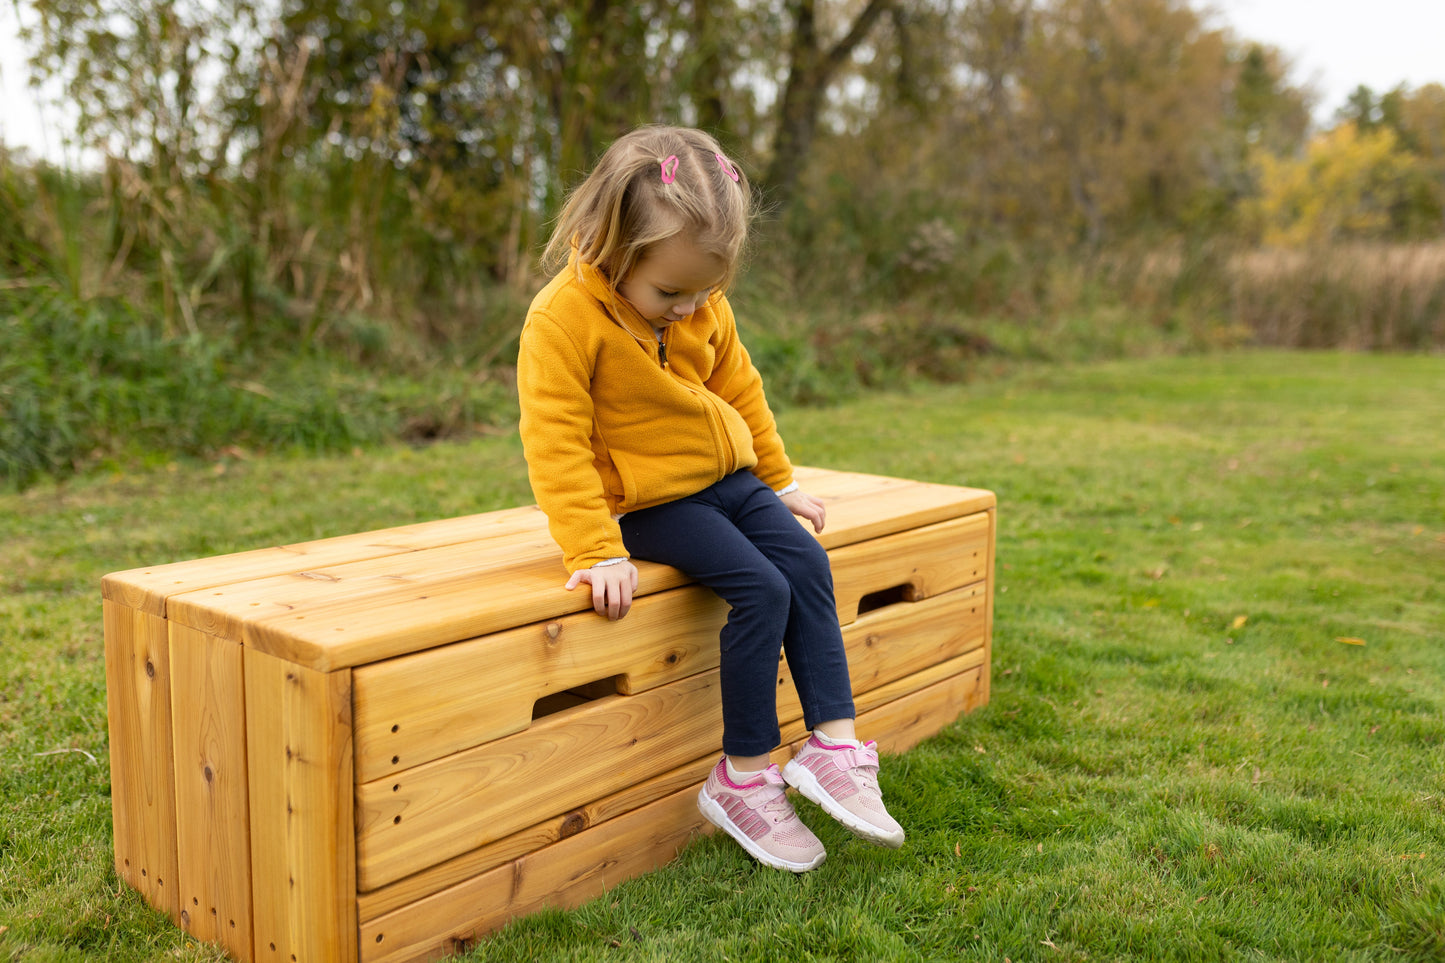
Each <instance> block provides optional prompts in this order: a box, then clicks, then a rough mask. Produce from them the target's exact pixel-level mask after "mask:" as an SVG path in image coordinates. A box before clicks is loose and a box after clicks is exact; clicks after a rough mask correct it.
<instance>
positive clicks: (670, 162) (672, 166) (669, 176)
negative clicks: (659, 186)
mask: <svg viewBox="0 0 1445 963" xmlns="http://www.w3.org/2000/svg"><path fill="white" fill-rule="evenodd" d="M675 180H677V155H676V154H669V155H667V160H665V161H663V162H662V182H663V183H664V184H671V183H672V182H673V181H675Z"/></svg>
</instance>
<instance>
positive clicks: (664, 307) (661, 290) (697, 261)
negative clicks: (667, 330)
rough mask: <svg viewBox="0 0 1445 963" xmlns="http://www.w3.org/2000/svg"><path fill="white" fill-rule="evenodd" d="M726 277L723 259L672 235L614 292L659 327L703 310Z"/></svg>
mask: <svg viewBox="0 0 1445 963" xmlns="http://www.w3.org/2000/svg"><path fill="white" fill-rule="evenodd" d="M726 274H727V264H726V262H724V261H723V259H722V258H720V257H718V256H717V255H716V254H709V253H707V252H706V251H702V250H700V249H699V248H698V247H697V245H695V244H693V243H692V240H691V239H690V238H689V237H688V236H687V235H685V234H674V235H673V236H672V237H670V238H668V239H667V240H665V241H659V242H658V243H656V244H654V245H653V246H652V247H651V248H650V249H649V250H648V252H647V253H646V254H645V255H643V257H642V259H641V260H640V261H638V262H637V265H636V266H635V267H633V269H632V273H630V274H628V275H627V277H626V278H624V279H623V281H622V283H621V284H619V285H617V293H618V294H620V295H622V297H623V298H625V299H626V300H627V302H628V303H629V304H631V305H632V306H633V307H634V308H636V309H637V313H638V314H640V315H642V316H643V317H644V318H646V319H647V320H648V321H649V322H651V323H652V325H653V326H654V327H659V328H662V327H666V326H667V325H669V324H671V323H672V322H674V321H681V320H682V319H683V318H685V317H687V316H688V315H690V314H692V313H693V312H694V311H696V310H697V309H698V308H700V307H702V305H703V302H705V301H706V300H707V299H708V297H709V296H711V295H712V293H713V289H714V288H716V287H717V285H718V283H719V282H720V281H722V279H723V277H724V276H725V275H726Z"/></svg>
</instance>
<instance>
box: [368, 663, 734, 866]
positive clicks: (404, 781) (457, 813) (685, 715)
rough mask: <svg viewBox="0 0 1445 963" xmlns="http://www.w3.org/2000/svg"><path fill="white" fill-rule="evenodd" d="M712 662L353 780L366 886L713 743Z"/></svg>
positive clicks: (717, 729)
mask: <svg viewBox="0 0 1445 963" xmlns="http://www.w3.org/2000/svg"><path fill="white" fill-rule="evenodd" d="M721 731H722V710H721V707H720V704H719V701H718V673H717V670H716V669H713V670H711V671H708V672H704V673H701V674H700V675H695V676H692V677H690V678H687V679H683V680H680V681H678V682H672V683H668V684H667V685H662V686H658V687H657V688H655V689H651V690H649V691H647V692H643V693H640V694H638V695H630V696H624V695H614V696H607V697H605V698H602V699H598V700H597V701H595V702H591V703H588V704H586V705H583V706H580V707H578V708H576V709H571V710H568V711H565V712H559V713H557V714H556V715H552V716H547V717H546V718H544V719H540V720H538V721H537V722H536V723H535V724H534V725H533V726H532V727H531V728H530V729H527V730H526V731H525V732H520V733H517V734H516V735H511V736H506V737H505V738H502V739H498V740H496V741H494V742H489V743H487V744H485V745H483V746H479V747H477V748H475V749H469V750H466V751H464V752H459V753H455V754H453V755H451V756H447V757H446V758H444V759H439V760H437V761H435V762H430V763H426V764H425V765H422V766H418V767H416V768H415V769H410V770H407V771H406V772H403V773H398V774H396V775H393V776H388V777H386V778H384V779H379V780H374V781H372V782H367V783H362V784H360V785H358V786H357V787H356V802H357V840H356V848H357V885H358V888H359V889H360V890H361V891H363V892H365V891H367V890H370V889H373V888H375V887H377V886H380V885H382V884H384V883H389V882H392V881H393V880H397V879H400V878H401V877H403V876H405V875H407V874H408V873H414V872H416V871H417V870H420V869H424V868H426V867H428V866H431V865H433V864H435V863H437V862H440V861H441V860H443V859H447V858H449V857H451V856H455V855H457V854H459V853H463V852H466V851H467V850H470V849H474V848H476V847H478V846H481V845H482V844H484V843H489V842H491V841H493V840H496V839H499V838H501V837H503V836H506V835H507V834H509V833H513V832H516V831H517V830H519V829H523V828H525V827H527V826H529V825H531V824H533V823H535V822H537V821H538V820H539V819H543V818H545V817H547V816H555V815H560V814H562V813H564V812H566V811H568V810H569V809H573V808H575V807H578V806H581V805H583V804H585V803H588V802H591V801H592V800H595V799H599V798H601V797H602V796H605V795H607V794H609V793H612V792H616V791H618V790H619V789H622V788H623V787H625V786H627V785H630V784H632V783H635V782H639V781H641V780H643V779H645V778H647V777H649V776H652V775H655V774H657V773H660V772H664V771H666V770H667V769H670V768H672V767H674V766H678V765H681V764H682V763H684V762H687V761H689V760H692V759H698V758H701V757H702V756H705V755H707V754H709V753H710V752H712V751H713V749H714V748H715V747H716V746H717V745H718V744H719V735H720V733H721Z"/></svg>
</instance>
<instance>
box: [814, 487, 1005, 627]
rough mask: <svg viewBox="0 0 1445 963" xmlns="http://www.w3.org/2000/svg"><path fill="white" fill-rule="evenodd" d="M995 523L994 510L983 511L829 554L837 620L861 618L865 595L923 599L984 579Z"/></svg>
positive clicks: (881, 599)
mask: <svg viewBox="0 0 1445 963" xmlns="http://www.w3.org/2000/svg"><path fill="white" fill-rule="evenodd" d="M992 521H993V516H992V513H990V512H979V513H978V514H975V515H969V516H967V517H964V518H955V519H950V520H949V521H946V522H939V523H937V524H935V525H927V526H924V527H923V528H917V529H913V530H912V531H907V532H900V533H899V534H897V535H888V536H885V537H883V538H875V539H873V540H872V541H868V542H861V543H859V544H856V545H846V546H844V547H842V548H838V549H835V550H834V551H832V552H830V553H829V555H828V559H829V562H830V563H831V564H832V566H833V588H834V594H835V595H836V596H837V598H838V621H839V622H841V623H842V624H843V625H847V624H848V623H850V622H852V621H854V620H855V619H857V618H858V610H859V603H860V602H862V601H863V600H864V598H865V597H867V596H875V597H876V598H877V599H878V600H879V601H880V602H884V601H892V600H894V599H922V598H928V597H929V596H932V595H939V594H941V593H943V592H947V591H949V590H950V589H956V588H960V587H962V586H964V585H971V584H973V583H974V582H981V581H983V580H984V579H986V578H987V577H988V561H989V556H990V554H991V552H990V546H989V540H990V537H991V529H992Z"/></svg>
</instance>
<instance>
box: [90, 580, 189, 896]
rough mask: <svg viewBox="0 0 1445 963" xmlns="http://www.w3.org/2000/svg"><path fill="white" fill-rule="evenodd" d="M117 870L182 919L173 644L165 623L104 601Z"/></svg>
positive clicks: (112, 807) (112, 800)
mask: <svg viewBox="0 0 1445 963" xmlns="http://www.w3.org/2000/svg"><path fill="white" fill-rule="evenodd" d="M101 609H102V624H103V626H104V634H105V697H106V718H107V722H108V726H109V732H110V796H111V816H112V824H113V827H114V835H113V840H114V848H115V871H116V873H117V875H119V876H120V878H121V879H123V880H125V881H126V883H127V884H129V885H130V886H131V888H133V889H135V890H137V891H139V892H140V893H141V895H143V896H144V897H145V899H146V902H147V903H149V904H150V905H151V906H153V907H155V908H156V909H158V910H160V911H161V912H162V913H165V914H166V915H167V916H169V917H170V918H171V920H172V921H173V922H177V923H179V922H180V889H179V887H178V886H177V870H176V778H175V765H174V758H173V756H172V753H173V752H174V743H173V739H172V731H171V694H170V680H171V669H170V665H171V660H170V641H169V638H168V635H167V632H166V623H165V620H164V619H158V618H156V617H155V616H154V615H150V614H148V613H146V612H141V611H137V610H136V609H132V608H127V607H126V606H123V605H120V604H119V603H116V602H111V601H108V600H107V601H102V603H101Z"/></svg>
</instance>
